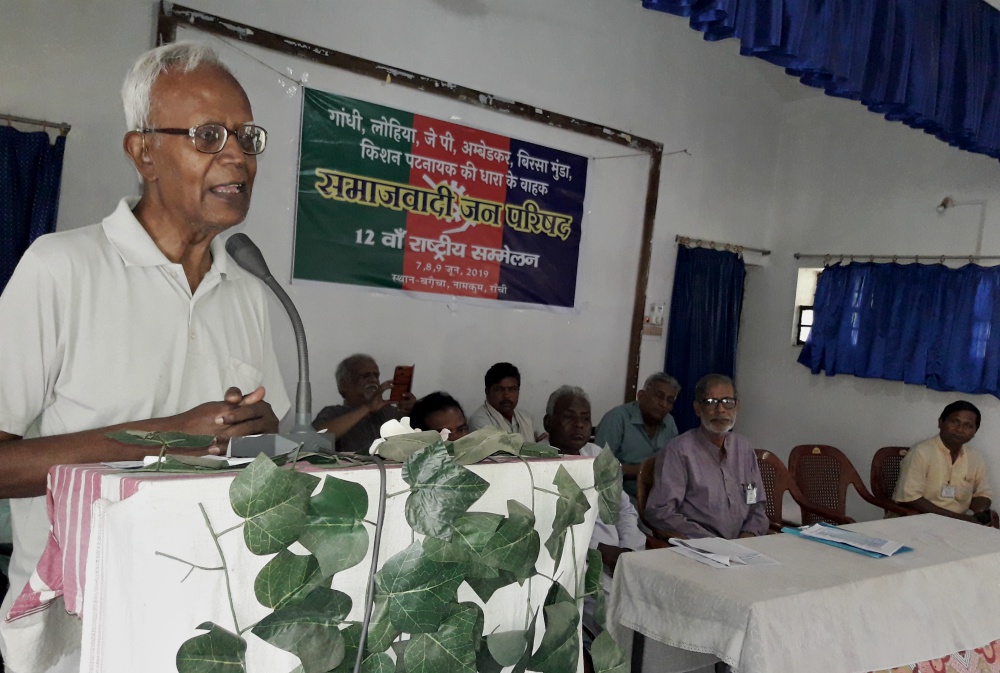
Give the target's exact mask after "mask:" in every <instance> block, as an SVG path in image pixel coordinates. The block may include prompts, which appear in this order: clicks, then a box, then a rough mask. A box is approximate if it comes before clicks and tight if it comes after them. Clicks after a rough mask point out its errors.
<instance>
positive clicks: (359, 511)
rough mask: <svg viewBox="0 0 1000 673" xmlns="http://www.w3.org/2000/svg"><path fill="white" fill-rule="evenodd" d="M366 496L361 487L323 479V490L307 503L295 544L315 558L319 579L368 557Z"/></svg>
mask: <svg viewBox="0 0 1000 673" xmlns="http://www.w3.org/2000/svg"><path fill="white" fill-rule="evenodd" d="M367 513H368V493H367V492H366V491H365V489H364V487H363V486H361V484H357V483H355V482H353V481H345V480H343V479H338V478H337V477H334V476H332V475H326V478H325V479H324V481H323V490H322V491H320V492H319V493H317V494H316V495H314V496H312V497H311V498H310V499H309V508H308V510H307V511H306V521H305V526H304V527H303V529H302V535H301V536H300V537H299V542H301V543H302V546H304V547H305V548H306V549H308V550H309V551H311V552H312V553H313V554H315V555H316V558H317V559H318V560H319V566H320V568H322V569H323V575H325V576H326V577H331V576H332V575H334V574H335V573H338V572H340V571H341V570H345V569H347V568H350V567H351V566H354V565H357V564H358V563H360V562H361V561H362V560H364V558H365V555H366V554H367V553H368V531H367V530H366V529H365V525H364V523H363V520H364V518H365V515H366V514H367Z"/></svg>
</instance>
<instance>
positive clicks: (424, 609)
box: [375, 540, 466, 633]
mask: <svg viewBox="0 0 1000 673" xmlns="http://www.w3.org/2000/svg"><path fill="white" fill-rule="evenodd" d="M465 571H466V567H465V564H462V563H438V562H437V561H434V560H432V559H430V558H429V556H428V555H427V554H425V553H424V550H423V546H422V543H421V541H419V540H418V541H416V542H414V543H413V544H411V545H410V546H409V547H407V548H406V549H404V550H403V551H401V552H399V553H398V554H396V555H395V556H393V557H392V558H390V559H389V560H388V561H386V563H385V565H384V566H382V569H381V570H379V571H378V572H377V573H376V574H375V587H376V596H377V597H379V598H380V599H382V600H384V601H385V610H386V614H387V616H388V617H389V620H390V621H391V622H392V625H393V626H395V627H396V628H397V629H399V630H400V631H405V632H407V633H432V632H434V631H436V630H437V627H438V625H439V624H440V623H441V620H442V619H443V618H444V616H445V615H444V614H443V613H442V611H443V610H444V607H445V605H447V604H448V603H453V602H454V601H455V594H456V592H457V591H458V585H459V584H461V583H462V578H463V577H464V576H465Z"/></svg>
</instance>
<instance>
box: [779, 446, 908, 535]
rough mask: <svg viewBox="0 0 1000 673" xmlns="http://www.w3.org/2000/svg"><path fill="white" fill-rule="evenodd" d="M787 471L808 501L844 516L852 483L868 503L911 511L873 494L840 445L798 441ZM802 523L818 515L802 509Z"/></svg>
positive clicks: (902, 512)
mask: <svg viewBox="0 0 1000 673" xmlns="http://www.w3.org/2000/svg"><path fill="white" fill-rule="evenodd" d="M788 471H789V472H791V473H792V478H793V479H795V483H796V484H797V485H798V487H799V490H801V491H802V494H803V495H805V497H806V499H808V500H809V502H811V503H813V504H816V505H819V506H821V507H825V508H827V509H831V510H833V511H834V512H836V513H837V514H839V515H840V516H845V515H846V512H845V508H846V504H847V487H848V486H854V490H855V491H857V493H858V495H859V496H861V498H862V499H863V500H864V501H865V502H868V503H871V504H872V505H875V506H876V507H879V508H881V509H884V510H886V511H888V512H893V513H894V514H898V515H899V516H907V515H908V514H910V511H909V510H907V509H905V508H903V507H900V506H899V505H897V504H896V503H894V502H892V501H891V500H887V499H879V498H876V497H875V496H873V495H872V494H871V493H870V492H869V491H868V488H867V487H866V486H865V482H863V481H862V480H861V475H859V474H858V471H857V470H856V469H854V466H853V465H852V464H851V461H850V460H848V458H847V456H845V455H844V454H843V453H842V452H841V451H840V449H838V448H836V447H834V446H829V445H826V444H800V445H799V446H796V447H795V448H794V449H792V452H791V454H789V456H788ZM803 518H804V519H805V521H804V523H815V522H816V521H818V520H819V519H817V518H816V517H814V516H813V515H811V514H809V513H808V512H803Z"/></svg>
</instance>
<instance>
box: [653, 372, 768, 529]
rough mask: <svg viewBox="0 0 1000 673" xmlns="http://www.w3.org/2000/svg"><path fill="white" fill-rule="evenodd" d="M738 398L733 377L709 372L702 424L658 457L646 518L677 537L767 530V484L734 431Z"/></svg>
mask: <svg viewBox="0 0 1000 673" xmlns="http://www.w3.org/2000/svg"><path fill="white" fill-rule="evenodd" d="M738 409H739V402H738V400H737V397H736V388H735V387H734V385H733V381H732V379H730V378H729V377H728V376H723V375H722V374H709V375H707V376H705V377H703V378H702V379H701V380H700V381H698V385H697V386H696V387H695V402H694V411H695V414H697V415H698V418H700V419H701V425H700V426H699V427H697V428H694V429H693V430H688V431H687V432H685V433H684V434H682V435H680V436H679V437H676V438H674V439H673V440H671V441H670V443H668V444H667V445H666V446H665V447H663V449H662V450H661V451H660V452H659V453H658V454H657V456H656V483H655V484H654V485H653V490H652V491H651V492H650V494H649V499H648V500H647V501H646V517H647V518H648V519H649V521H650V523H651V524H652V525H654V526H656V527H657V528H661V529H664V530H668V531H672V532H674V533H676V534H677V536H678V537H687V538H698V537H722V538H726V539H733V538H736V537H750V536H754V535H763V534H764V533H766V532H767V526H768V520H767V513H766V512H765V511H764V499H765V498H764V485H763V484H762V483H761V479H760V471H759V469H758V468H757V458H756V456H755V455H754V452H753V449H751V448H750V443H749V442H748V441H747V439H746V437H743V436H742V435H737V434H736V433H734V432H730V430H732V428H733V425H734V424H735V423H736V412H737V411H738Z"/></svg>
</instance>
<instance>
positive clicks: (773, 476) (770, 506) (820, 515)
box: [753, 449, 854, 533]
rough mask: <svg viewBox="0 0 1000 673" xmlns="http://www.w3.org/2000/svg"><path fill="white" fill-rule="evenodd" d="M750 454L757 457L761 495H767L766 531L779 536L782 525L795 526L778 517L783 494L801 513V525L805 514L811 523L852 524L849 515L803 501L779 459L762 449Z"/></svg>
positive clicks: (852, 520)
mask: <svg viewBox="0 0 1000 673" xmlns="http://www.w3.org/2000/svg"><path fill="white" fill-rule="evenodd" d="M753 452H754V453H755V454H757V466H758V467H759V468H760V478H761V481H762V482H764V494H765V495H766V496H767V501H766V502H765V503H764V509H765V511H766V512H767V518H768V519H770V528H771V530H770V532H772V533H780V532H781V529H782V527H783V526H797V525H798V524H796V523H795V522H793V521H787V520H785V518H784V517H783V516H782V513H781V508H782V503H783V500H784V497H785V493H788V494H790V495H791V496H792V500H794V501H795V502H796V504H797V505H798V506H799V509H800V510H801V511H802V523H805V518H806V513H807V512H808V513H809V514H810V515H811V516H812V517H814V520H815V521H826V522H827V523H833V524H838V525H839V524H842V523H854V519H852V518H850V517H849V516H843V515H841V514H838V513H837V512H834V511H832V510H829V509H826V508H825V507H820V506H819V505H814V504H813V503H811V502H809V501H808V500H806V497H805V496H804V495H802V492H801V491H800V490H799V487H798V486H796V485H795V480H794V479H792V475H791V474H790V473H789V472H788V469H787V468H786V467H785V464H784V463H782V462H781V458H778V457H777V456H776V455H774V454H773V453H771V452H770V451H765V450H763V449H754V450H753Z"/></svg>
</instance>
